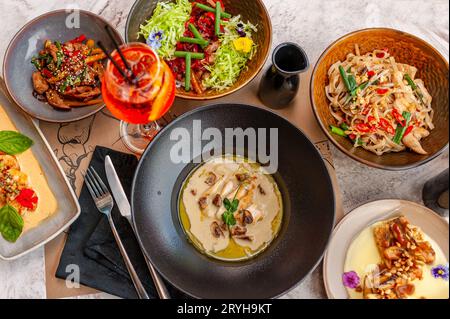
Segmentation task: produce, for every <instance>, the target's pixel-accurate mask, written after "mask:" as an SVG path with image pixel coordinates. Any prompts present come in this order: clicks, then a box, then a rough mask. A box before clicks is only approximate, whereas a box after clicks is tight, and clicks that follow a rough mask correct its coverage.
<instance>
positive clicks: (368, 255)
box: [344, 224, 449, 299]
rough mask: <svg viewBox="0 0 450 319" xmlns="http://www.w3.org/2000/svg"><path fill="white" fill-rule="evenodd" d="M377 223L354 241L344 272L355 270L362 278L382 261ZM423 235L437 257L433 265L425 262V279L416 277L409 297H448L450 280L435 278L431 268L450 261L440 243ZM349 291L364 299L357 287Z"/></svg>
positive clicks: (352, 294) (350, 294) (353, 297)
mask: <svg viewBox="0 0 450 319" xmlns="http://www.w3.org/2000/svg"><path fill="white" fill-rule="evenodd" d="M376 225H377V224H374V225H372V226H370V227H367V228H366V229H364V230H363V231H362V232H361V233H360V234H359V235H358V236H357V237H356V238H355V239H354V240H353V242H352V244H351V245H350V247H349V249H348V251H347V257H346V259H345V264H344V272H349V271H355V272H356V273H357V274H358V275H359V277H360V278H363V277H364V274H367V273H369V272H370V271H371V269H373V267H375V265H377V264H378V263H380V262H381V257H380V253H379V251H378V248H377V245H376V243H375V239H374V235H373V228H374V227H375V226H376ZM423 237H424V239H425V240H426V241H428V242H429V243H430V244H431V246H432V247H433V249H434V251H435V253H436V259H435V261H434V262H433V264H431V265H427V264H425V265H424V266H423V279H422V280H419V279H415V280H413V281H412V282H411V283H412V284H414V286H415V290H414V293H413V294H412V295H410V296H408V298H410V299H421V298H426V299H448V297H449V282H448V281H446V280H444V279H441V278H437V279H436V278H434V277H433V275H432V273H431V269H432V268H433V267H435V266H437V265H447V264H448V261H447V258H446V257H445V254H444V252H443V251H442V249H441V248H440V247H439V245H438V244H437V243H436V242H435V241H434V240H433V239H431V238H430V237H429V236H427V234H423ZM347 293H348V295H349V297H350V298H351V299H362V298H363V293H362V292H358V291H356V290H355V289H350V288H347Z"/></svg>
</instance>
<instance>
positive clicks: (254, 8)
mask: <svg viewBox="0 0 450 319" xmlns="http://www.w3.org/2000/svg"><path fill="white" fill-rule="evenodd" d="M158 2H159V1H158V0H137V1H136V2H135V3H134V5H133V7H132V8H131V11H130V13H129V15H128V20H127V24H126V26H125V38H126V42H136V41H141V42H145V40H144V39H143V38H142V37H139V38H138V32H139V26H140V25H141V24H143V23H144V21H146V20H147V19H149V18H150V17H151V16H152V13H153V10H154V9H155V7H156V4H157V3H158ZM223 3H224V5H225V8H226V11H227V12H229V13H231V14H232V15H241V17H242V19H243V20H244V21H250V22H251V23H253V24H254V25H256V26H257V27H258V32H256V33H255V34H254V35H253V40H254V41H255V43H256V45H257V46H258V50H257V52H256V54H255V56H254V57H253V59H252V60H250V61H249V62H248V64H247V69H246V70H243V71H242V73H241V74H240V76H239V78H238V80H237V81H236V83H235V84H234V85H233V86H232V87H230V88H228V89H226V90H223V91H217V90H206V91H205V92H204V93H203V94H201V95H199V94H196V93H194V92H185V91H184V90H183V89H177V92H176V96H177V97H180V98H184V99H189V100H212V99H217V98H220V97H224V96H226V95H229V94H231V93H234V92H236V91H238V90H239V89H241V88H243V87H244V86H246V85H247V84H248V83H249V82H250V81H251V80H253V79H254V78H255V77H256V76H257V75H258V73H259V72H260V71H261V69H262V67H263V66H264V64H265V62H266V60H267V58H268V56H269V52H270V48H271V45H272V24H271V22H270V17H269V14H268V12H267V9H266V7H265V6H264V4H263V2H262V0H251V1H242V0H223Z"/></svg>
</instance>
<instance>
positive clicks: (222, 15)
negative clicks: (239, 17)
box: [195, 3, 232, 19]
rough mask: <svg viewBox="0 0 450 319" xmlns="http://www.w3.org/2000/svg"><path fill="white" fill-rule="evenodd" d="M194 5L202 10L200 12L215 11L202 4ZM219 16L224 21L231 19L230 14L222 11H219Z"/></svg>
mask: <svg viewBox="0 0 450 319" xmlns="http://www.w3.org/2000/svg"><path fill="white" fill-rule="evenodd" d="M195 5H196V6H197V7H198V8H199V9H202V10H204V11H208V12H212V13H216V9H215V8H212V7H209V6H207V5H204V4H202V3H196V4H195ZM220 16H221V17H222V18H224V19H231V17H232V15H231V14H229V13H226V12H223V11H222V10H221V12H220Z"/></svg>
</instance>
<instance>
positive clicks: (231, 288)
mask: <svg viewBox="0 0 450 319" xmlns="http://www.w3.org/2000/svg"><path fill="white" fill-rule="evenodd" d="M194 120H200V121H201V130H197V129H196V126H197V127H198V124H199V123H200V122H197V121H196V122H194ZM208 128H209V129H210V128H215V129H216V130H215V131H216V133H219V135H220V136H219V137H220V138H216V139H214V140H213V141H211V139H205V140H201V139H199V138H198V137H196V136H194V137H193V135H195V134H196V133H197V132H200V133H203V134H204V135H208V133H211V130H210V131H206V132H205V130H206V129H208ZM226 128H232V129H235V128H242V129H243V130H246V129H247V128H250V129H251V128H253V129H256V132H257V131H258V128H259V129H262V128H265V129H266V131H265V132H264V133H263V134H261V135H259V134H256V137H257V138H256V140H257V142H259V141H262V139H263V138H266V141H268V142H269V143H268V144H266V147H265V148H266V150H265V151H267V152H269V150H270V146H272V147H273V146H274V144H273V143H274V141H275V138H274V137H273V136H272V138H271V137H270V135H269V129H270V128H273V129H277V132H278V152H275V151H273V154H274V153H276V154H277V156H274V157H272V162H271V164H272V163H274V161H276V157H277V158H278V169H277V170H276V172H275V173H274V174H272V177H273V179H274V181H275V182H276V183H277V185H278V188H279V191H280V193H281V198H282V207H283V218H282V222H281V228H280V230H279V233H278V235H277V236H276V237H275V238H274V239H273V241H272V242H271V243H270V244H269V245H268V246H267V248H265V249H264V250H263V251H262V252H261V253H259V254H257V255H256V256H255V257H253V258H250V259H246V260H242V261H224V260H218V259H215V258H211V257H210V256H207V255H206V254H204V253H202V252H201V251H200V250H198V249H197V248H196V247H195V246H194V245H193V244H192V243H191V242H190V241H189V238H188V236H186V233H185V230H184V229H183V226H182V223H181V222H180V218H179V211H178V209H179V196H180V191H181V189H182V187H183V182H185V180H186V178H187V177H188V176H189V175H190V174H191V173H192V171H193V170H194V169H196V168H198V167H199V165H201V161H199V160H198V159H199V156H200V155H202V154H203V155H206V154H209V155H211V154H210V153H211V152H209V151H207V149H203V147H205V146H206V145H207V144H208V143H210V145H215V146H217V145H219V144H221V148H219V149H220V152H219V153H220V154H217V153H215V154H214V155H215V156H220V155H225V154H232V155H239V156H245V157H256V158H255V159H256V161H259V162H263V163H264V160H263V158H262V157H261V158H258V156H255V154H254V153H253V152H251V151H249V150H248V147H247V145H248V144H245V145H246V146H245V147H244V148H242V149H240V148H239V147H234V148H232V147H230V149H226V146H230V145H227V144H226V139H225V136H226V134H225V131H226ZM220 133H221V134H220ZM183 134H185V135H186V136H187V143H186V144H189V145H190V152H189V153H187V154H188V155H187V156H186V159H185V161H182V162H179V163H175V162H174V161H173V156H172V157H171V154H172V155H173V154H174V147H176V146H177V145H178V146H180V145H182V144H181V142H180V138H179V137H180V136H181V135H183ZM205 137H206V136H205ZM211 143H212V144H211ZM270 143H272V145H270ZM202 150H203V151H202ZM256 151H261V150H256ZM267 152H266V154H267ZM266 167H267V166H266ZM131 202H132V211H133V222H134V225H135V227H136V230H137V234H138V239H139V241H140V243H141V244H142V247H143V248H144V252H145V254H146V255H147V257H148V258H149V259H150V260H151V262H152V263H153V265H154V266H155V267H156V269H157V270H158V271H159V272H160V273H161V275H162V276H163V277H164V278H165V279H167V280H168V281H169V282H170V283H172V284H173V285H174V286H175V287H177V288H179V289H180V290H182V291H184V292H186V293H188V294H189V295H191V296H193V297H197V298H273V297H276V296H279V295H281V294H283V293H285V292H287V291H288V290H290V289H291V288H293V287H294V286H296V285H297V284H298V283H299V282H300V281H301V280H302V279H303V278H305V276H306V275H308V274H309V273H310V272H311V271H312V270H313V269H314V268H315V267H316V266H317V264H318V263H319V261H320V260H321V258H322V255H323V252H324V250H325V248H326V245H327V243H328V239H329V237H330V234H331V231H332V227H333V223H334V214H335V200H334V193H333V188H332V184H331V179H330V176H329V174H328V171H327V168H326V166H325V163H324V161H323V160H322V158H321V156H320V154H319V152H318V151H317V149H316V148H315V146H314V144H313V143H311V142H310V140H309V139H308V138H307V137H306V136H305V135H304V134H303V133H302V132H301V131H300V130H299V129H297V128H296V127H295V126H293V125H292V124H290V123H289V122H288V121H286V120H285V119H283V118H282V117H280V116H278V115H276V114H274V113H272V112H270V111H266V110H264V109H261V108H257V107H252V106H248V105H242V104H217V105H210V106H206V107H203V108H199V109H196V110H194V111H191V112H188V113H186V114H184V115H182V116H180V117H179V118H177V119H176V120H175V121H173V122H172V123H171V124H169V125H168V126H167V127H166V128H164V129H163V131H161V132H160V133H159V134H158V135H157V137H156V138H155V139H154V140H153V141H152V142H151V143H150V145H149V147H148V148H147V150H146V152H145V153H144V155H143V157H142V159H141V161H140V164H139V166H138V169H137V171H136V175H135V178H134V182H133V191H132V200H131Z"/></svg>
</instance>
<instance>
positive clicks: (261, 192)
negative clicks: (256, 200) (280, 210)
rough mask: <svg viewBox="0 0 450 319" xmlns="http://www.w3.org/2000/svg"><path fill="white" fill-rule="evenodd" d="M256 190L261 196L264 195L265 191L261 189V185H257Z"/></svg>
mask: <svg viewBox="0 0 450 319" xmlns="http://www.w3.org/2000/svg"><path fill="white" fill-rule="evenodd" d="M258 190H259V193H260V194H261V195H266V191H265V190H264V188H262V186H261V184H260V185H258Z"/></svg>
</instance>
